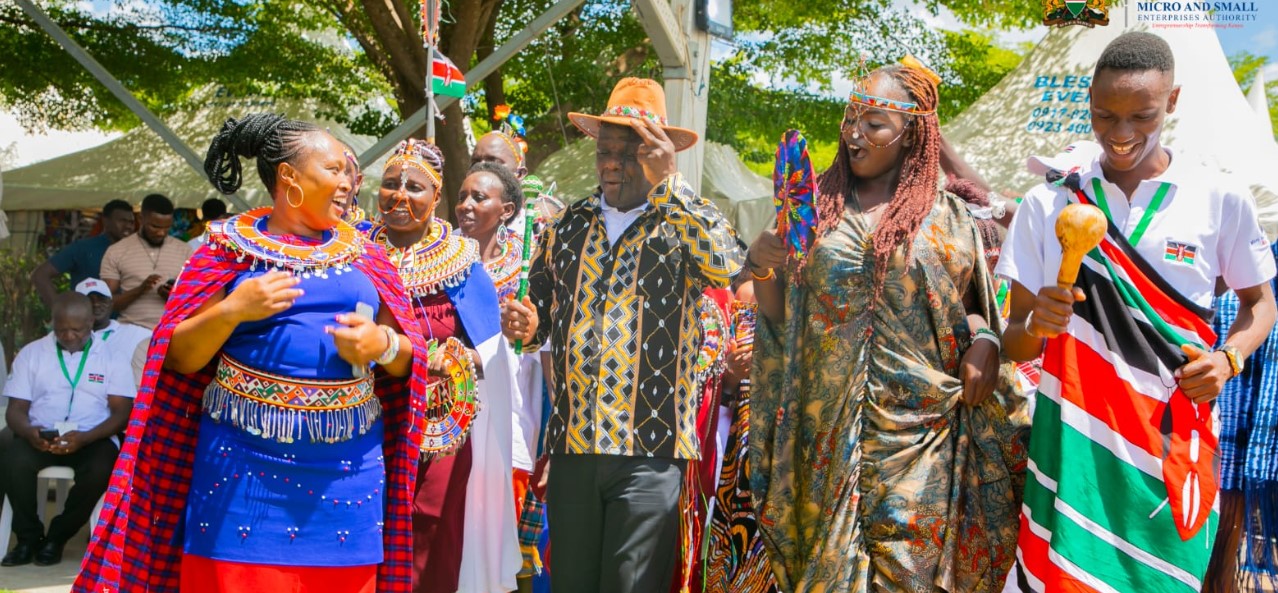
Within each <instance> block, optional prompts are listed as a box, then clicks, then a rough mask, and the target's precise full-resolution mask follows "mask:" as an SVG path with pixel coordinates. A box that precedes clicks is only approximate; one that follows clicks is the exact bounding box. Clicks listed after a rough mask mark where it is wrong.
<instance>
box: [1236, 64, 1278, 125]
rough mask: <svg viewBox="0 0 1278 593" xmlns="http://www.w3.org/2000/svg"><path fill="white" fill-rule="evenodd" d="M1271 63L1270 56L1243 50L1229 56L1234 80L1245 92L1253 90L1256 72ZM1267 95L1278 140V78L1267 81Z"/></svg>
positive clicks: (1270, 116)
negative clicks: (1252, 85)
mask: <svg viewBox="0 0 1278 593" xmlns="http://www.w3.org/2000/svg"><path fill="white" fill-rule="evenodd" d="M1267 65H1269V58H1267V57H1265V56H1258V55H1256V54H1253V53H1251V52H1247V51H1241V52H1238V53H1236V54H1234V55H1232V56H1229V66H1230V68H1232V69H1233V71H1234V80H1237V81H1238V86H1239V87H1241V88H1242V89H1243V92H1250V91H1251V84H1252V82H1254V81H1255V80H1256V73H1257V72H1260V71H1261V70H1264V69H1265V66H1267ZM1265 95H1266V97H1268V99H1269V121H1271V122H1273V126H1274V132H1275V133H1274V139H1275V140H1278V80H1266V81H1265Z"/></svg>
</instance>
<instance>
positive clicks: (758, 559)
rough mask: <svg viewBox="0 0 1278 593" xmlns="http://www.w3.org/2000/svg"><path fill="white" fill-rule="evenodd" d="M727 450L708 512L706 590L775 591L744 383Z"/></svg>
mask: <svg viewBox="0 0 1278 593" xmlns="http://www.w3.org/2000/svg"><path fill="white" fill-rule="evenodd" d="M734 408H735V411H736V415H735V416H733V419H732V428H731V430H730V431H729V432H728V439H727V441H728V442H727V446H726V448H725V449H724V451H723V468H722V469H721V470H720V471H719V487H718V490H717V491H716V492H715V504H714V508H713V509H712V510H711V514H710V535H709V537H708V540H707V541H708V543H707V545H706V548H707V549H706V553H705V563H704V564H705V571H704V573H703V575H702V579H703V580H704V581H705V589H704V591H705V593H777V580H776V579H775V578H773V576H772V565H771V564H769V562H768V552H767V550H765V549H764V546H763V535H762V533H760V532H759V519H758V516H757V515H756V513H755V508H754V500H753V499H752V498H751V496H750V455H749V452H750V451H749V441H750V392H749V387H748V386H747V385H743V386H742V387H741V390H740V391H738V392H737V399H736V402H735V404H734Z"/></svg>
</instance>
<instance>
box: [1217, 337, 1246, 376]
mask: <svg viewBox="0 0 1278 593" xmlns="http://www.w3.org/2000/svg"><path fill="white" fill-rule="evenodd" d="M1220 351H1221V352H1224V353H1225V358H1228V359H1229V369H1230V370H1232V371H1233V372H1234V374H1233V376H1234V377H1237V376H1238V375H1239V374H1241V373H1242V372H1243V355H1242V353H1240V352H1238V349H1237V348H1234V347H1233V346H1230V345H1228V344H1226V345H1224V346H1221V347H1220Z"/></svg>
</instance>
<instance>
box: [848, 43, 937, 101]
mask: <svg viewBox="0 0 1278 593" xmlns="http://www.w3.org/2000/svg"><path fill="white" fill-rule="evenodd" d="M901 65H902V66H904V67H906V68H913V69H915V70H919V71H921V72H923V74H924V75H925V76H926V77H927V78H928V79H929V80H931V81H932V84H940V82H941V77H940V76H937V74H936V73H935V72H933V71H932V70H931V69H930V68H928V67H927V66H926V65H924V64H923V62H920V61H919V60H918V58H915V57H914V56H910V55H907V56H905V57H904V58H901ZM859 71H860V72H859V75H858V76H857V77H856V78H855V79H854V82H853V85H852V92H851V93H849V94H848V106H849V107H852V106H854V105H856V106H864V107H867V108H872V109H882V110H885V111H895V112H898V113H905V114H908V115H930V114H933V113H936V110H935V109H921V108H920V107H919V105H918V103H911V102H909V101H897V100H896V99H888V98H886V97H878V96H875V95H871V94H869V93H867V92H866V89H867V88H868V87H869V84H868V83H869V80H870V72H867V71H866V65H865V57H864V56H862V58H861V61H860V66H859Z"/></svg>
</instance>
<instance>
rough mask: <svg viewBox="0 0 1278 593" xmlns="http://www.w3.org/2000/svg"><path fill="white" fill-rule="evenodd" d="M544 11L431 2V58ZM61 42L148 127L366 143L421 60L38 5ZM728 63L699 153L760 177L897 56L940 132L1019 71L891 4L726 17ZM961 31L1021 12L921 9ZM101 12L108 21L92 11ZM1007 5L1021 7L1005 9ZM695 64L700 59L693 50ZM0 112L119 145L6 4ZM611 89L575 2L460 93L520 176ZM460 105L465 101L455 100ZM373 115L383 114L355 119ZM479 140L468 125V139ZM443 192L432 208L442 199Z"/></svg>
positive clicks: (187, 2) (614, 4)
mask: <svg viewBox="0 0 1278 593" xmlns="http://www.w3.org/2000/svg"><path fill="white" fill-rule="evenodd" d="M553 1H554V0H448V1H447V2H446V3H445V9H444V21H445V22H444V27H443V32H442V40H441V49H442V51H444V53H446V54H447V55H448V56H449V57H450V58H452V59H453V61H454V62H455V63H457V64H458V66H460V67H461V68H462V69H463V70H468V69H469V67H470V66H471V65H472V64H473V63H475V62H476V61H477V60H478V59H480V58H482V57H483V56H485V55H487V54H488V53H491V52H492V50H493V49H494V48H495V47H497V46H499V45H500V44H501V43H502V42H503V41H505V40H507V39H509V38H510V37H511V36H513V35H514V34H516V33H517V32H518V31H519V30H520V29H522V28H523V27H524V26H525V25H526V24H527V23H529V22H530V21H531V20H532V19H533V18H535V17H536V16H537V15H538V14H540V13H541V12H543V11H544V10H545V9H546V8H547V7H549V6H550V5H551V4H552V3H553ZM40 3H41V5H42V6H44V7H45V8H46V10H47V11H48V12H49V13H50V14H51V15H52V16H53V18H54V19H55V20H56V21H58V22H59V23H60V24H61V25H62V26H63V27H64V28H65V29H66V30H67V31H68V33H69V34H70V35H72V36H73V37H74V38H75V39H77V40H78V41H79V42H80V43H81V44H83V45H84V46H85V47H86V49H88V51H89V52H90V53H91V54H93V55H94V56H95V57H96V58H97V59H98V60H99V61H100V62H102V63H103V65H104V66H106V67H107V68H108V69H109V70H110V71H111V72H112V73H114V74H115V75H116V76H117V77H119V78H120V79H121V81H122V82H123V83H124V85H125V86H126V87H128V88H129V89H130V90H132V91H133V92H134V94H135V95H137V96H138V97H139V98H140V99H141V100H142V101H143V103H144V104H146V105H147V106H148V107H149V108H151V109H152V110H154V111H155V112H157V113H159V114H160V115H161V116H163V115H165V114H168V113H172V112H174V111H175V110H177V109H179V108H180V107H181V105H182V101H183V100H184V99H185V98H186V97H188V96H189V95H190V93H191V92H192V91H193V90H194V89H196V88H200V87H202V86H204V85H206V84H209V83H217V84H221V85H225V86H227V87H228V88H229V89H230V90H231V91H232V92H235V93H236V94H262V95H270V96H276V97H293V98H314V99H319V100H321V101H322V102H323V103H325V104H327V105H329V106H331V108H332V111H333V113H331V114H325V115H330V116H334V117H335V119H337V120H338V121H341V122H344V123H347V124H348V125H351V126H352V128H353V129H355V130H356V131H359V132H364V133H371V134H382V133H385V132H386V131H388V130H389V128H390V127H391V126H393V125H396V124H398V123H399V121H400V118H403V117H405V116H407V115H409V114H411V113H412V112H414V111H416V110H417V109H418V108H419V107H420V106H421V105H423V104H424V103H423V99H424V96H423V93H422V92H421V87H422V86H423V82H424V81H423V78H424V70H425V58H424V56H425V53H424V51H423V50H422V49H421V38H420V35H419V34H418V33H417V30H418V29H419V27H420V23H419V22H418V20H417V19H418V17H417V14H418V8H419V5H418V3H417V0H389V1H387V0H297V1H295V2H289V3H283V2H273V1H269V0H256V1H254V0H248V1H245V0H159V1H155V2H148V3H137V2H135V1H130V0H95V3H94V6H95V7H96V8H98V10H94V11H93V12H88V11H86V10H84V9H83V8H81V6H83V5H82V4H80V3H76V2H73V1H71V0H40ZM734 4H735V11H736V13H735V18H734V24H735V27H736V30H737V40H736V51H735V54H734V55H732V57H731V58H729V59H727V60H725V61H723V62H721V63H718V64H716V65H715V66H714V67H713V69H712V73H711V75H710V77H709V80H708V89H709V100H710V111H709V118H708V119H709V122H708V130H707V136H708V137H709V139H711V140H715V141H718V142H725V143H727V144H730V145H732V146H734V147H736V148H737V149H738V150H740V151H741V152H742V154H744V155H745V156H746V158H747V159H748V160H750V161H751V162H754V163H756V164H758V166H759V167H760V170H763V169H765V168H766V163H767V162H768V161H769V160H770V159H771V152H772V145H773V143H774V142H775V139H776V138H777V137H779V135H780V133H781V132H782V131H783V130H784V129H785V128H786V127H795V128H799V129H802V130H804V132H805V133H806V134H807V135H808V136H809V138H810V139H811V142H812V145H813V147H814V150H815V152H816V153H817V161H818V163H821V162H822V161H823V160H824V161H825V162H828V159H824V157H823V155H827V154H828V155H830V156H832V154H833V152H832V147H833V146H834V145H835V142H836V141H837V133H838V121H839V118H840V114H841V111H842V104H843V100H842V98H840V97H837V96H835V89H836V87H840V86H841V85H842V86H843V87H846V84H847V83H846V81H847V80H849V79H853V78H855V77H856V76H857V75H858V74H860V73H863V72H864V71H866V70H867V69H868V68H872V67H874V66H877V65H879V64H883V63H889V62H894V61H896V60H899V59H900V58H901V57H902V56H903V55H904V54H906V53H911V54H913V55H915V56H918V57H920V58H921V59H923V60H924V61H925V62H927V63H929V64H931V65H932V66H933V67H934V68H935V69H936V70H937V71H938V73H940V74H941V76H942V77H943V78H944V79H945V86H944V88H943V89H942V97H943V101H944V105H943V106H942V110H941V116H942V119H946V118H948V117H950V116H952V115H954V114H956V113H958V112H959V111H960V110H961V109H962V108H963V107H965V106H966V105H968V104H970V103H971V102H972V101H973V100H974V99H975V98H976V97H979V96H980V94H981V93H983V92H984V91H985V90H987V89H988V88H989V87H990V86H992V85H993V84H994V83H995V82H997V80H998V79H999V78H1000V77H1001V76H1002V75H1003V74H1004V73H1006V72H1007V71H1008V70H1009V69H1010V68H1011V67H1013V66H1014V65H1015V64H1016V61H1017V60H1019V55H1018V54H1017V53H1016V52H1014V51H1009V50H1007V49H1003V48H999V47H997V46H996V45H995V44H994V43H993V42H992V41H991V39H990V37H989V36H988V35H985V34H981V33H976V32H961V33H953V32H944V31H939V30H936V29H934V28H932V27H929V26H928V25H927V24H926V23H924V22H923V21H921V20H920V19H919V18H917V17H916V16H914V15H912V14H911V13H910V12H909V11H907V10H904V9H902V8H900V7H898V6H897V5H896V4H895V3H893V2H892V1H891V0H831V1H828V2H826V1H823V2H793V1H791V0H740V1H738V2H735V3H734ZM921 4H922V6H923V7H924V8H926V9H928V10H931V11H932V12H933V13H935V12H936V11H938V10H940V8H941V7H948V8H949V9H951V10H952V11H954V13H955V14H956V15H957V16H958V18H959V19H961V20H963V21H964V22H967V23H970V24H972V25H973V26H982V27H986V26H995V27H1012V26H1027V25H1030V24H1032V23H1033V19H1035V18H1038V17H1041V15H1036V10H1037V9H1036V8H1035V6H1036V5H1037V3H1036V2H1012V3H1008V2H993V1H992V0H923V2H922V3H921ZM107 5H110V6H112V7H113V9H112V10H111V11H109V12H106V13H105V15H104V12H103V11H102V10H101V8H102V7H103V6H107ZM1022 5H1024V6H1022ZM702 50H703V51H705V48H702ZM0 52H3V53H4V55H7V56H15V57H14V58H11V59H9V60H6V66H5V68H3V69H0V107H3V108H6V109H10V110H14V111H16V112H17V113H18V114H19V117H20V118H21V121H22V122H23V124H24V125H25V126H27V127H28V128H32V129H38V128H41V127H45V126H52V127H58V128H70V129H74V128H86V127H96V128H101V129H126V128H129V127H132V126H134V125H137V123H138V122H137V120H136V118H135V117H134V116H133V115H132V114H130V113H129V112H128V111H127V110H126V109H125V108H124V107H123V106H122V105H121V104H120V103H119V102H117V101H116V100H115V99H114V98H113V97H111V96H110V94H109V93H108V92H107V91H106V89H105V88H103V87H102V86H101V85H99V84H98V83H97V82H96V81H95V80H94V79H93V78H92V77H91V76H90V75H89V74H88V73H87V72H86V71H85V70H84V69H83V68H81V67H80V66H79V64H77V63H76V62H74V60H72V59H71V58H70V56H68V55H67V54H66V53H65V52H64V51H62V49H61V48H60V47H58V46H57V45H56V44H55V43H54V42H53V41H52V40H51V39H50V38H49V37H48V36H47V35H46V34H45V33H44V32H43V31H41V30H40V29H39V28H38V27H36V26H35V25H34V23H32V22H31V21H30V20H29V19H28V18H27V17H26V15H25V14H23V13H22V12H21V10H20V9H18V8H17V7H16V6H15V5H14V4H12V3H6V4H3V5H0ZM623 76H648V77H653V78H658V79H660V77H661V66H660V64H659V63H658V61H657V59H656V56H655V55H654V53H653V51H652V49H651V46H650V45H649V43H648V40H647V34H646V33H645V31H644V29H643V27H642V26H641V24H640V23H639V21H638V20H637V19H636V17H635V15H634V12H633V10H631V8H630V4H629V1H628V0H587V1H586V2H585V3H584V4H583V5H582V6H581V7H579V8H578V9H577V10H575V11H574V12H573V13H572V14H570V15H569V16H568V17H567V18H564V19H562V20H561V21H560V22H558V23H556V24H555V25H554V26H553V27H552V28H551V29H550V30H549V31H548V32H546V33H545V34H543V35H542V36H541V37H539V38H538V39H537V40H536V41H535V42H534V43H533V44H532V45H530V46H529V47H528V48H527V49H525V50H524V51H523V52H521V53H520V54H519V55H517V56H516V57H515V58H514V59H513V60H512V61H510V62H508V63H507V64H506V65H505V66H504V67H503V68H502V70H501V71H500V73H499V74H498V75H496V76H494V77H491V78H490V80H489V81H486V84H485V85H484V87H483V91H482V92H479V93H477V94H476V95H477V97H476V98H477V101H476V103H475V107H476V109H474V111H475V113H474V115H475V119H476V120H478V121H479V122H487V121H488V118H487V117H486V116H485V115H484V114H485V113H487V112H489V110H490V109H491V107H492V106H494V105H496V104H498V103H503V102H504V103H508V104H510V105H512V106H513V107H514V109H515V111H516V112H517V113H520V114H521V115H523V116H524V117H525V118H526V120H527V124H528V129H529V132H530V143H531V144H532V146H533V155H532V156H533V164H534V165H535V164H536V160H537V159H538V158H541V157H544V156H545V155H546V154H549V152H551V151H553V150H554V149H555V148H557V147H558V146H560V145H562V144H563V143H564V142H565V141H566V140H568V139H570V138H571V137H573V136H576V135H577V133H576V131H575V130H574V129H573V128H572V126H571V124H569V123H568V122H567V119H566V117H565V115H566V113H567V112H568V111H572V110H585V111H597V110H599V109H601V108H602V107H603V106H604V105H605V104H606V102H607V99H608V94H609V92H610V90H611V88H612V85H613V83H614V82H615V81H616V80H617V79H618V78H621V77H623ZM472 90H474V89H472ZM378 98H384V99H385V100H386V102H387V103H388V104H389V105H390V106H391V108H392V112H391V113H385V112H384V111H379V110H378V109H376V108H371V107H370V105H373V104H374V103H375V102H376V101H375V99H378ZM446 115H448V117H449V119H448V122H447V123H446V124H444V125H443V129H442V130H441V135H440V143H441V145H442V146H443V147H444V149H445V153H446V156H447V157H448V160H449V166H450V168H449V174H448V175H446V178H449V179H452V178H456V177H459V175H457V174H456V173H458V171H456V170H454V168H455V167H464V161H465V158H464V156H465V154H464V146H463V145H461V136H460V133H459V132H458V130H457V127H456V126H457V124H456V123H454V122H459V121H460V115H461V112H460V111H459V110H456V109H453V110H448V111H446ZM484 125H486V124H483V123H481V124H480V126H479V127H480V128H483V127H484ZM451 193H452V192H448V191H446V192H445V195H446V196H447V195H450V194H451Z"/></svg>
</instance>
